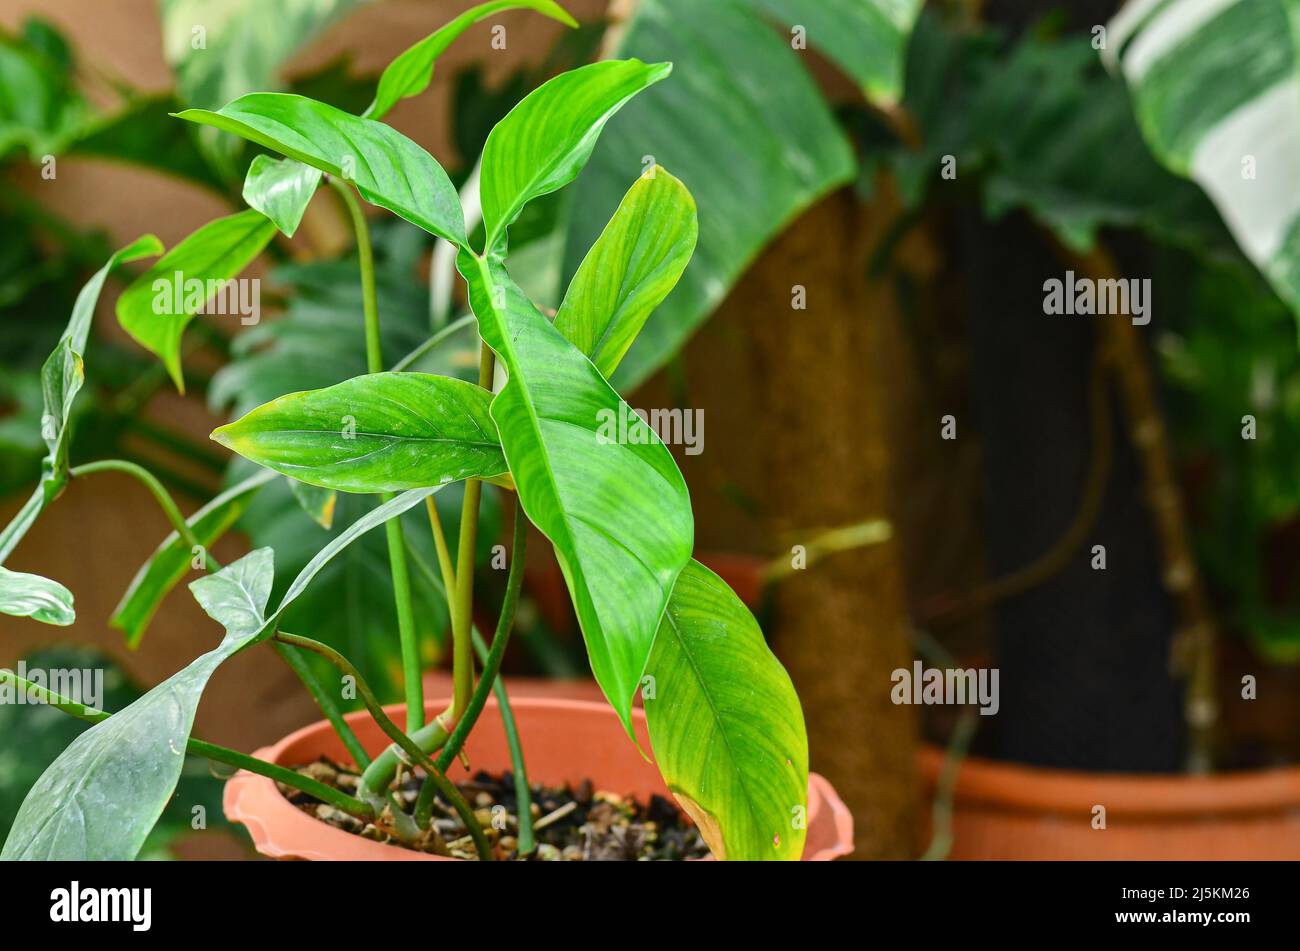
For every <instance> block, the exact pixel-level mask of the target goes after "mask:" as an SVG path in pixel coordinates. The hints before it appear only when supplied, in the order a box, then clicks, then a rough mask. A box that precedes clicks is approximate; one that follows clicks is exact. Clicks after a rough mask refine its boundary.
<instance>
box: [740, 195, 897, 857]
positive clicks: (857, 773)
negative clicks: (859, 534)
mask: <svg viewBox="0 0 1300 951" xmlns="http://www.w3.org/2000/svg"><path fill="white" fill-rule="evenodd" d="M869 218H870V211H869V209H865V208H863V207H862V206H861V205H859V204H858V203H857V202H856V201H855V200H854V198H853V197H852V196H851V195H850V194H848V193H840V194H837V195H835V196H833V197H831V198H830V199H828V200H826V201H824V202H822V203H821V204H820V205H818V206H817V207H815V208H814V209H812V210H811V211H810V212H809V213H808V214H806V215H805V216H804V217H803V218H802V219H801V220H800V221H798V222H797V223H795V224H794V226H793V227H791V228H790V229H788V230H787V231H786V233H785V234H784V235H783V236H782V237H781V238H780V239H778V240H777V241H776V243H775V244H773V245H772V246H771V247H770V248H769V249H768V251H767V252H766V253H765V254H764V255H763V257H762V259H761V260H760V261H759V262H758V263H757V264H756V265H755V266H754V267H753V268H752V269H751V271H750V272H749V274H748V276H747V277H746V278H745V280H744V281H743V282H742V283H741V284H740V285H739V286H738V288H737V289H736V291H735V292H734V293H733V294H732V296H731V298H730V300H729V301H728V302H727V304H726V305H725V307H724V313H723V314H721V315H720V318H721V319H723V320H726V321H728V322H729V323H731V324H732V325H739V326H742V327H743V328H744V332H743V334H741V335H737V336H736V337H734V338H733V340H734V341H735V342H736V345H737V346H738V348H739V350H740V351H741V355H742V357H743V359H744V360H745V362H746V363H747V373H748V375H749V376H750V378H751V379H752V380H755V381H758V385H756V386H754V387H753V389H752V392H753V394H754V400H755V404H756V405H754V406H753V407H752V408H751V415H750V417H749V418H750V420H751V422H750V426H751V427H752V429H751V432H752V438H753V440H754V447H755V448H754V451H755V453H756V454H757V456H758V458H759V459H760V460H761V465H760V470H761V472H762V477H761V488H760V492H761V495H762V498H761V508H762V511H763V512H764V513H766V515H765V519H766V521H767V527H768V529H769V531H770V532H771V533H772V537H773V538H776V539H779V540H780V541H781V542H782V543H784V546H785V552H786V554H787V555H789V554H790V549H791V547H792V546H793V545H796V544H806V543H807V542H809V541H811V540H812V537H813V536H814V535H815V534H816V533H817V532H818V531H819V530H824V529H829V528H834V527H838V526H842V525H846V524H851V523H857V522H862V521H865V520H868V519H875V518H881V517H887V516H888V512H889V471H890V452H889V441H888V439H887V431H886V422H887V419H886V412H887V410H886V403H885V392H884V391H885V386H884V380H885V378H886V375H885V374H884V373H882V372H880V370H879V369H878V367H879V363H880V361H881V360H882V359H885V355H884V354H883V353H882V348H881V346H880V344H881V341H882V337H883V335H884V333H885V327H884V325H883V321H882V320H881V319H880V313H881V309H882V308H888V307H892V306H893V302H892V301H891V300H889V299H888V295H887V292H886V291H885V290H884V289H883V288H882V287H880V286H878V285H870V286H869V285H868V282H867V278H866V272H867V267H866V254H865V249H866V248H867V247H868V246H869V242H870V236H869V234H868V233H867V232H868V231H869V230H870V229H869ZM800 287H801V288H803V289H804V290H805V292H806V309H802V310H800V309H796V308H795V306H794V303H795V299H796V295H797V293H798V290H797V289H798V288H800ZM774 601H775V612H776V616H775V619H774V621H775V623H774V624H772V625H771V630H772V631H774V632H775V648H776V651H777V653H778V654H779V655H780V657H781V659H782V660H783V662H784V663H785V664H786V666H787V668H788V669H789V671H790V674H791V676H792V677H793V679H794V682H795V686H796V687H797V689H798V691H799V696H800V697H801V698H802V700H803V705H804V711H805V714H806V716H807V720H808V739H809V744H810V747H811V757H812V765H813V768H814V769H816V770H817V771H819V772H821V773H824V774H825V775H826V776H827V778H829V779H830V780H831V782H832V783H834V784H835V788H836V789H837V790H839V791H840V793H841V795H842V796H843V797H844V800H845V802H846V803H847V804H848V805H849V808H850V809H851V810H852V811H853V815H854V819H855V822H856V825H857V830H856V845H857V852H856V854H855V857H856V858H859V859H885V858H890V859H899V858H912V857H914V856H915V855H916V854H917V833H916V830H917V800H916V795H917V785H916V726H915V719H914V716H913V713H914V711H913V710H912V709H911V708H910V707H907V706H896V705H894V704H893V703H892V702H891V701H890V696H889V695H890V688H891V686H892V682H891V679H890V678H891V674H892V672H893V671H894V670H896V669H898V668H905V667H909V666H910V664H911V662H912V656H913V654H912V647H911V643H910V637H909V624H908V621H907V614H906V605H905V594H904V589H903V585H902V579H901V573H900V569H899V557H898V551H897V548H896V544H895V543H894V542H893V541H889V542H885V543H883V544H877V545H873V546H871V547H867V548H860V549H856V550H852V551H846V552H840V553H838V554H834V555H831V556H828V557H826V558H825V559H824V560H821V561H818V562H816V563H815V564H812V565H810V566H809V567H807V568H806V569H803V570H797V571H793V572H792V573H790V574H789V575H788V576H787V577H785V578H784V579H783V580H782V581H781V582H780V584H779V585H778V587H777V588H776V590H775V592H774Z"/></svg>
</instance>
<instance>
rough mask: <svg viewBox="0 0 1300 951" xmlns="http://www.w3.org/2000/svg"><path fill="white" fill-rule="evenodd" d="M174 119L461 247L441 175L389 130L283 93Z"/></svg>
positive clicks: (450, 191) (457, 215) (428, 158)
mask: <svg viewBox="0 0 1300 951" xmlns="http://www.w3.org/2000/svg"><path fill="white" fill-rule="evenodd" d="M177 115H178V117H179V118H181V119H187V120H188V121H190V122H196V123H199V124H200V125H209V126H213V127H215V128H218V129H222V130H224V131H226V132H233V133H234V134H235V135H238V136H242V137H243V138H245V139H248V140H249V141H250V142H256V143H257V144H258V145H262V146H265V147H266V148H268V149H271V150H272V151H275V152H279V153H280V154H281V155H284V156H287V157H288V158H292V159H297V160H298V161H299V162H302V163H304V164H306V165H310V166H312V167H313V168H318V169H320V170H321V171H324V172H328V173H329V174H331V175H334V176H335V177H337V178H343V179H346V180H349V181H351V182H352V184H354V185H355V186H356V187H357V191H359V192H360V193H361V197H363V198H365V199H366V201H368V202H370V203H372V204H375V205H378V206H380V207H381V208H387V209H388V210H389V211H391V212H393V214H395V215H399V216H401V217H402V218H405V219H406V220H407V221H409V222H411V223H412V224H415V225H418V226H419V227H421V228H423V229H424V230H425V231H428V232H430V233H431V234H436V235H437V236H438V237H440V238H445V239H447V240H448V241H450V242H452V243H453V244H456V245H463V244H464V243H465V215H464V213H463V212H462V211H461V207H460V196H459V195H457V193H456V189H455V188H454V187H453V186H452V184H451V180H450V179H448V178H447V173H446V172H445V171H444V170H443V167H442V166H441V165H439V164H438V163H437V161H436V160H435V159H434V157H433V156H432V155H430V154H429V153H428V152H426V151H425V150H424V149H422V148H420V146H418V145H416V144H415V143H414V142H412V141H411V140H410V139H408V138H407V137H406V136H404V135H402V134H401V133H400V132H398V131H397V130H396V129H394V128H392V127H391V126H388V125H385V124H384V123H382V122H376V121H374V120H373V119H363V118H361V117H360V116H354V115H351V114H350V113H347V112H344V111H343V110H341V109H335V108H334V107H333V106H327V105H325V104H324V103H323V102H316V101H315V100H314V99H307V98H305V97H303V96H292V95H288V94H284V93H253V94H252V95H248V96H243V97H241V98H239V99H236V100H235V101H234V102H232V103H229V104H227V105H226V106H223V107H222V108H221V109H220V110H218V111H216V112H210V111H208V110H206V109H187V110H185V111H184V112H181V113H177Z"/></svg>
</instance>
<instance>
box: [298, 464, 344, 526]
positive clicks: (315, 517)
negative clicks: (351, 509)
mask: <svg viewBox="0 0 1300 951" xmlns="http://www.w3.org/2000/svg"><path fill="white" fill-rule="evenodd" d="M285 481H286V482H288V483H289V491H290V492H292V493H293V497H294V498H295V499H297V501H298V504H299V505H300V506H302V510H303V511H304V512H306V513H307V514H308V515H309V516H311V520H312V521H313V522H315V523H316V524H317V525H319V526H320V527H321V528H323V529H325V530H326V531H329V530H330V528H331V527H332V526H333V525H334V509H335V507H336V506H337V505H338V501H339V494H338V492H336V491H335V490H334V489H322V488H321V487H320V486H316V485H308V484H307V483H306V482H299V481H298V480H297V479H290V478H288V477H286V478H285Z"/></svg>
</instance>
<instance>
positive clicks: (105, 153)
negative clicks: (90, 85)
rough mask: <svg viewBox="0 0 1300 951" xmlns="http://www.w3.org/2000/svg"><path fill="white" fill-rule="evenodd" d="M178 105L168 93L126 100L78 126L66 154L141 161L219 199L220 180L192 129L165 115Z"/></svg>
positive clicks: (144, 164) (132, 162)
mask: <svg viewBox="0 0 1300 951" xmlns="http://www.w3.org/2000/svg"><path fill="white" fill-rule="evenodd" d="M178 108H180V106H179V105H178V104H177V102H176V100H175V99H174V98H173V97H172V96H170V95H165V96H151V97H148V98H141V99H132V100H131V101H129V102H128V103H126V104H125V105H124V106H123V107H122V108H121V109H120V110H119V111H118V112H115V113H114V114H112V115H110V116H106V117H104V118H102V119H98V120H97V121H95V122H94V123H93V124H92V125H90V127H89V128H87V129H86V130H84V131H83V132H82V134H81V136H80V137H79V138H78V139H77V140H76V141H75V142H73V143H72V145H71V147H70V149H69V154H71V155H78V156H86V157H89V158H94V159H101V160H107V161H112V162H124V163H127V164H131V165H141V166H144V167H145V168H148V169H153V170H156V171H160V172H163V173H165V174H167V175H173V176H175V177H177V178H180V179H182V180H184V181H189V182H194V183H195V184H198V185H202V186H203V187H205V188H209V189H213V190H215V191H218V192H220V193H221V194H222V197H223V198H224V197H225V193H226V191H227V189H226V183H225V182H224V181H222V179H221V178H220V176H219V175H217V173H216V172H215V171H214V170H213V168H212V166H211V165H210V164H209V163H208V161H207V159H206V158H205V157H204V155H203V152H202V150H201V149H200V148H199V145H198V142H197V141H196V139H197V136H196V134H195V133H196V132H197V131H198V130H196V129H194V128H192V127H190V126H185V125H181V124H180V123H179V122H175V121H173V120H172V119H171V118H170V113H172V112H175V111H176V110H177V109H178Z"/></svg>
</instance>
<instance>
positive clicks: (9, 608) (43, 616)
mask: <svg viewBox="0 0 1300 951" xmlns="http://www.w3.org/2000/svg"><path fill="white" fill-rule="evenodd" d="M0 614H8V615H9V616H10V617H29V618H31V619H32V620H35V621H40V622H42V623H44V624H55V625H57V626H59V627H67V626H68V625H69V624H71V623H72V622H73V621H75V620H76V617H77V616H76V612H74V611H73V609H72V592H71V591H69V590H68V589H67V588H65V587H64V586H63V585H61V584H59V583H58V582H57V581H51V580H50V579H49V578H42V577H41V576H40V575H30V574H25V573H23V572H20V571H10V570H9V569H8V568H5V567H3V566H0Z"/></svg>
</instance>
